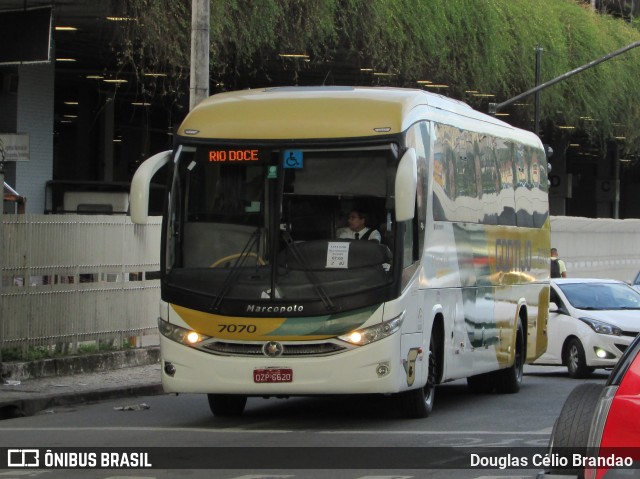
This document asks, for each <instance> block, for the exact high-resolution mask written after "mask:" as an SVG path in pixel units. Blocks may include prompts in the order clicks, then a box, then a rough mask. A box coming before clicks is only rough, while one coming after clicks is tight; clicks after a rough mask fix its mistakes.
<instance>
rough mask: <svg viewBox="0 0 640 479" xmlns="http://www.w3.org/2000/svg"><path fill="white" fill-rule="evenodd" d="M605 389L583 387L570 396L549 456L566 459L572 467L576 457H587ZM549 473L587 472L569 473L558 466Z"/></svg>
mask: <svg viewBox="0 0 640 479" xmlns="http://www.w3.org/2000/svg"><path fill="white" fill-rule="evenodd" d="M603 388H604V386H603V385H602V384H589V383H586V384H580V385H579V386H576V387H575V388H574V389H573V391H571V393H570V394H569V396H568V397H567V399H566V401H565V402H564V405H563V406H562V410H561V411H560V415H559V416H558V419H556V421H555V423H554V424H553V430H552V431H551V438H550V440H549V452H550V453H552V454H559V455H560V456H561V457H566V458H567V460H568V464H572V457H571V455H572V454H573V453H576V454H582V455H586V453H587V445H588V444H587V443H588V440H589V429H590V428H591V420H592V418H593V415H594V414H595V411H596V407H597V405H598V399H599V398H600V394H601V393H602V390H603ZM549 472H551V473H553V474H571V475H576V474H580V473H581V472H582V473H583V472H584V470H582V471H579V470H578V469H572V468H570V467H567V468H565V469H562V468H560V466H557V467H556V468H555V469H551V470H550V471H549Z"/></svg>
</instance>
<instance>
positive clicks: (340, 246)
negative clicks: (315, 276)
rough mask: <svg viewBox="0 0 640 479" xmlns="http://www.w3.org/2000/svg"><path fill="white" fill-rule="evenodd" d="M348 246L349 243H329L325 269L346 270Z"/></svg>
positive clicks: (347, 265)
mask: <svg viewBox="0 0 640 479" xmlns="http://www.w3.org/2000/svg"><path fill="white" fill-rule="evenodd" d="M349 245H350V243H337V242H336V243H334V242H332V241H330V242H329V247H328V248H327V268H345V269H346V268H348V267H349Z"/></svg>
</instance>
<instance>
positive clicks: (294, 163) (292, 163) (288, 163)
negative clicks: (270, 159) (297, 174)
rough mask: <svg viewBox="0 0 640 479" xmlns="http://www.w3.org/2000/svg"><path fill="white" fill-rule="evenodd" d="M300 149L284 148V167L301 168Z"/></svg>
mask: <svg viewBox="0 0 640 479" xmlns="http://www.w3.org/2000/svg"><path fill="white" fill-rule="evenodd" d="M302 158H303V156H302V150H284V160H283V161H284V163H283V165H282V166H283V167H284V168H302Z"/></svg>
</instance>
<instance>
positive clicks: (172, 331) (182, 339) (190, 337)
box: [158, 318, 209, 346]
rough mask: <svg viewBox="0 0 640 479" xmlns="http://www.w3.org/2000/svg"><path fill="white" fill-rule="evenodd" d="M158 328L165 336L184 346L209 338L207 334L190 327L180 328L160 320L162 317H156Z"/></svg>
mask: <svg viewBox="0 0 640 479" xmlns="http://www.w3.org/2000/svg"><path fill="white" fill-rule="evenodd" d="M158 330H159V331H160V334H162V335H163V336H164V337H165V338H168V339H171V340H172V341H175V342H177V343H180V344H184V345H186V346H192V345H194V344H197V343H199V342H201V341H204V340H206V339H209V336H205V335H203V334H200V333H198V332H197V331H193V330H192V329H187V328H181V327H180V326H176V325H175V324H171V323H169V322H167V321H164V320H162V318H158Z"/></svg>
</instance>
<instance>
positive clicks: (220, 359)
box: [130, 87, 550, 418]
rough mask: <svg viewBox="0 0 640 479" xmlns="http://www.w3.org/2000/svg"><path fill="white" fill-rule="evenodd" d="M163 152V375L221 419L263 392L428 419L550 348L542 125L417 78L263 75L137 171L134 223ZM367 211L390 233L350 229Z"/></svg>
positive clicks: (218, 102)
mask: <svg viewBox="0 0 640 479" xmlns="http://www.w3.org/2000/svg"><path fill="white" fill-rule="evenodd" d="M163 165H167V168H166V170H168V173H167V186H166V194H165V197H166V205H165V210H164V215H163V225H162V235H161V236H162V239H161V241H162V246H161V272H160V276H161V308H160V310H161V312H160V317H159V319H158V327H159V331H160V350H161V357H162V367H161V369H162V384H163V387H164V389H165V391H167V392H174V393H202V394H207V397H208V402H209V406H210V409H211V411H212V413H213V414H214V415H216V416H237V415H241V414H242V413H243V411H244V409H245V406H246V402H247V398H248V397H265V398H266V397H290V396H306V395H338V394H380V395H386V396H390V397H391V399H390V400H389V401H390V404H393V405H394V408H397V412H398V413H399V414H402V415H403V416H406V417H413V418H421V417H426V416H428V415H429V414H430V413H431V411H432V408H433V404H434V398H435V390H436V386H437V385H439V384H442V383H445V382H448V381H452V380H456V379H463V378H466V381H467V383H468V387H469V388H470V389H471V390H473V391H476V392H478V393H482V392H498V393H515V392H517V391H518V390H519V389H520V386H521V382H522V375H523V365H524V364H525V363H529V362H533V361H534V360H535V359H536V358H538V357H539V356H540V355H541V354H542V353H543V352H544V351H545V349H546V344H547V338H546V327H547V318H548V303H549V231H550V228H549V224H550V219H549V211H548V180H547V175H546V172H547V159H546V155H545V150H544V148H543V145H542V144H541V142H540V140H539V138H538V137H536V136H535V135H534V134H533V133H530V132H527V131H523V130H520V129H517V128H514V127H513V126H510V125H508V124H507V123H505V122H502V121H500V120H498V119H496V118H494V117H491V116H488V115H485V114H482V113H480V112H477V111H475V110H474V109H472V108H471V107H470V106H468V105H466V104H465V103H463V102H460V101H456V100H452V99H449V98H446V97H443V96H440V95H436V94H431V93H427V92H425V91H422V90H417V89H405V88H382V87H277V88H264V89H254V90H246V91H237V92H225V93H220V94H216V95H213V96H211V97H210V98H208V99H206V100H204V101H203V102H201V103H200V104H199V105H198V106H196V107H195V108H194V109H193V110H192V111H191V112H190V113H189V114H188V115H187V116H186V118H185V120H184V121H183V123H182V124H181V126H180V128H179V130H178V131H177V134H176V136H175V141H174V149H173V150H172V151H166V152H162V153H159V154H157V155H155V156H153V157H151V158H149V159H148V160H146V161H145V162H144V163H143V164H142V165H141V166H140V167H139V169H138V170H137V172H136V173H135V175H134V178H133V180H132V186H131V194H130V196H131V219H132V221H133V222H134V223H145V222H146V221H147V218H148V197H149V185H150V182H151V179H152V177H153V176H154V174H155V173H156V172H157V171H158V170H159V169H160V168H161V167H162V166H163ZM354 209H356V210H358V211H362V212H364V213H363V214H364V215H365V218H366V220H367V224H366V225H367V227H368V228H371V229H376V230H377V231H378V232H379V238H380V240H381V241H373V240H371V239H369V240H356V239H345V238H341V236H340V234H339V230H340V228H344V227H345V226H346V224H347V223H346V218H347V216H348V214H349V212H350V211H352V210H354Z"/></svg>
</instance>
